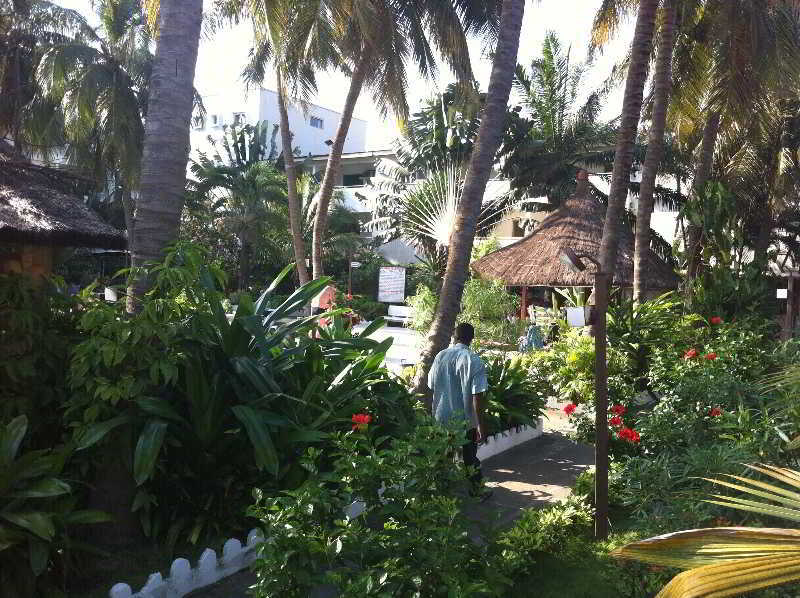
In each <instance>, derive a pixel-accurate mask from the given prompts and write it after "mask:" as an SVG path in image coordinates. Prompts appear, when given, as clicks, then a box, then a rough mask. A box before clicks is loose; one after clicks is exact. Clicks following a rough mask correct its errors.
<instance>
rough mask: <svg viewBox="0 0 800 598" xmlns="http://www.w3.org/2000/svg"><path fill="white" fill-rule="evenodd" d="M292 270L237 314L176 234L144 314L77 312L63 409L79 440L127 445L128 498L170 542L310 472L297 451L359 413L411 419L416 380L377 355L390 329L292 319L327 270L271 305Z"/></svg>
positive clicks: (388, 422) (219, 527) (392, 423)
mask: <svg viewBox="0 0 800 598" xmlns="http://www.w3.org/2000/svg"><path fill="white" fill-rule="evenodd" d="M289 270H290V269H289V268H287V269H285V270H284V272H283V273H282V274H281V275H280V276H279V277H278V278H277V279H276V280H275V282H273V284H272V285H271V287H270V288H269V289H268V290H267V291H266V292H265V293H264V294H263V295H262V296H261V297H260V298H259V300H258V301H256V302H253V301H252V299H250V297H249V296H248V295H247V294H241V295H240V296H239V298H238V301H239V303H238V307H237V310H236V314H235V316H234V317H233V318H232V319H231V320H230V321H229V320H228V318H227V317H226V315H225V312H224V310H223V309H222V298H223V295H222V293H221V287H222V286H223V285H222V275H221V273H220V272H219V271H218V270H216V269H215V268H214V267H213V266H208V265H207V263H206V259H205V256H204V254H203V252H202V251H200V250H198V249H197V248H196V247H192V246H186V245H179V246H177V247H176V248H175V249H174V250H173V251H172V252H170V254H169V256H168V257H167V260H166V262H165V263H164V264H163V265H159V266H156V267H154V268H152V269H151V271H150V276H151V277H152V279H153V287H152V290H151V291H150V293H149V294H148V295H146V296H145V297H144V298H143V299H142V305H141V307H142V309H141V310H140V311H139V312H138V313H136V314H133V315H131V316H129V317H120V314H119V312H118V311H117V310H118V309H119V308H118V307H113V306H105V305H103V306H99V307H98V308H97V309H93V310H90V311H88V312H86V314H85V315H84V316H83V318H82V320H81V327H82V330H83V331H84V332H85V333H86V334H87V336H86V340H84V341H83V342H82V343H80V344H79V345H78V346H77V347H76V348H75V351H74V357H73V360H72V364H71V373H70V381H71V384H72V386H73V388H74V389H75V393H74V395H73V397H72V399H71V400H70V404H69V410H68V414H69V415H70V417H71V418H72V421H73V426H74V427H75V438H76V441H77V442H79V443H80V444H81V446H83V445H88V444H95V443H96V444H97V446H98V447H104V448H105V450H109V448H108V447H109V446H111V447H113V448H112V449H111V450H114V451H121V452H122V454H123V455H125V454H126V453H127V455H128V457H127V460H128V461H129V462H130V463H131V476H132V477H133V479H134V481H135V484H136V486H137V494H136V496H135V497H134V499H133V505H132V508H133V510H134V511H136V512H137V513H138V514H139V517H140V520H141V523H142V527H143V530H144V531H145V533H146V534H147V535H148V536H151V537H155V538H164V539H165V541H166V543H167V545H168V546H172V545H173V544H174V543H175V542H176V541H177V540H178V539H183V538H185V539H187V540H188V541H190V542H192V543H195V542H198V541H200V540H201V539H204V538H209V537H215V536H218V535H222V534H230V533H231V530H233V531H234V532H236V531H237V530H242V529H243V528H244V527H245V526H246V523H245V522H244V521H243V520H242V517H241V514H242V513H243V511H244V508H245V507H246V505H247V504H248V502H249V496H248V493H249V489H250V488H251V487H252V486H253V485H257V486H259V487H260V488H262V489H263V490H265V491H269V492H276V491H278V490H281V489H285V488H294V487H297V486H298V485H299V484H301V483H302V482H303V480H304V479H305V477H306V473H305V471H304V470H303V469H302V468H301V467H300V466H299V463H298V462H297V455H298V454H300V453H302V452H303V451H304V450H305V448H306V447H308V446H324V445H325V443H326V442H327V439H328V436H329V434H330V433H331V432H334V431H336V430H338V429H340V428H341V427H342V425H346V423H347V422H349V420H350V417H351V416H352V415H353V413H356V412H359V411H361V410H364V409H369V410H371V411H372V412H375V413H377V412H384V413H385V414H386V416H385V417H384V418H381V420H380V421H381V424H380V426H381V428H382V429H384V430H385V432H386V433H394V432H396V431H397V430H398V428H402V427H404V426H407V425H409V424H408V421H409V420H410V419H412V415H413V410H412V407H411V402H410V398H409V395H408V392H407V391H406V390H405V388H404V387H403V386H402V385H400V384H399V383H396V382H393V381H392V380H391V379H390V378H389V376H388V374H387V373H386V372H385V371H384V370H383V369H382V367H381V364H382V362H383V359H384V356H385V352H386V350H387V349H388V346H389V344H390V343H391V341H390V340H389V341H385V342H384V343H378V342H377V341H374V340H372V339H369V338H366V337H364V338H362V337H353V336H352V335H351V334H350V333H349V332H346V333H345V331H344V327H343V326H339V324H340V323H341V322H339V320H338V319H337V317H338V316H337V315H336V313H334V314H329V317H332V318H333V322H332V325H331V326H332V328H330V329H325V330H318V329H317V324H316V320H317V318H318V316H312V317H308V318H301V319H298V320H286V317H287V315H288V314H290V313H293V312H296V311H298V310H300V309H301V308H303V307H304V306H305V305H307V304H308V303H309V302H310V301H311V299H312V298H313V297H314V296H315V295H316V294H317V293H318V292H319V291H320V290H321V288H322V287H324V286H325V285H326V284H328V283H329V279H327V278H323V279H319V280H316V281H313V282H311V283H309V284H307V285H305V286H303V287H301V288H300V289H298V290H297V291H295V292H294V293H293V294H292V295H290V296H289V297H288V298H286V299H285V300H284V301H283V302H282V303H281V304H280V305H279V306H278V307H277V308H276V309H275V311H272V312H269V313H268V312H266V311H265V310H266V307H267V305H268V304H269V301H270V297H271V295H272V294H273V293H274V291H275V289H276V288H277V287H278V286H279V284H280V282H281V279H282V278H283V277H284V276H286V275H287V274H288V272H289ZM340 329H341V332H336V333H335V332H334V331H336V330H340ZM368 333H369V331H367V334H368ZM312 337H319V338H312ZM112 431H113V432H114V434H111V432H112ZM126 436H130V437H131V438H132V440H131V442H130V443H125V442H124V441H122V442H120V439H121V438H125V437H126ZM109 442H112V443H113V444H111V445H109ZM96 451H97V449H95V451H93V453H92V454H93V455H94V454H95V453H96ZM197 497H202V500H197Z"/></svg>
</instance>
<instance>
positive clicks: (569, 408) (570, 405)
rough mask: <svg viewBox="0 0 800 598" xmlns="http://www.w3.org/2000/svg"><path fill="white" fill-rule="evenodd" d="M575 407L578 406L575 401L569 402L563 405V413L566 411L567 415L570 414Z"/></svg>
mask: <svg viewBox="0 0 800 598" xmlns="http://www.w3.org/2000/svg"><path fill="white" fill-rule="evenodd" d="M577 408H578V406H577V405H576V404H575V403H569V404H568V405H566V406H565V407H564V413H566V414H567V415H572V414H573V413H574V412H575V409H577Z"/></svg>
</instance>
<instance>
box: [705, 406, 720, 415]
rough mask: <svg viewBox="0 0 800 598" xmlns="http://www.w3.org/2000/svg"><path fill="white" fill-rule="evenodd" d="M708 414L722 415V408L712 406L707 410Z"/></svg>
mask: <svg viewBox="0 0 800 598" xmlns="http://www.w3.org/2000/svg"><path fill="white" fill-rule="evenodd" d="M708 414H709V415H710V416H711V417H719V416H720V415H722V409H720V408H719V407H712V408H711V411H709V412H708Z"/></svg>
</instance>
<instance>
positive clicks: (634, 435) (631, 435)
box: [617, 427, 641, 444]
mask: <svg viewBox="0 0 800 598" xmlns="http://www.w3.org/2000/svg"><path fill="white" fill-rule="evenodd" d="M617 438H619V439H620V440H627V441H628V442H630V443H631V444H636V443H637V442H639V440H641V436H639V432H637V431H636V430H633V429H631V428H627V427H624V428H622V429H620V431H619V432H617Z"/></svg>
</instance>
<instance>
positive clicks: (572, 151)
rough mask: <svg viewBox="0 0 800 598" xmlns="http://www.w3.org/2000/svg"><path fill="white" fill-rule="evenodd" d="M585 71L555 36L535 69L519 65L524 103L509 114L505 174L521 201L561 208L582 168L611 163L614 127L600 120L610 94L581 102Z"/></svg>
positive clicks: (517, 85) (594, 94)
mask: <svg viewBox="0 0 800 598" xmlns="http://www.w3.org/2000/svg"><path fill="white" fill-rule="evenodd" d="M585 71H586V65H584V64H579V63H578V64H576V63H574V62H572V60H571V57H570V50H569V49H566V50H564V49H563V48H562V46H561V42H560V41H559V39H558V37H557V35H556V34H555V33H554V32H548V33H547V35H546V36H545V40H544V44H543V46H542V55H541V58H537V59H534V60H533V61H532V62H531V66H530V69H525V68H524V67H522V66H521V65H520V66H518V67H517V70H516V75H515V79H514V88H515V90H516V91H517V93H518V95H519V96H520V98H521V105H520V107H519V108H520V109H519V110H515V111H512V113H511V114H510V115H509V131H508V133H507V135H506V138H505V140H504V143H503V148H502V150H501V157H502V164H503V166H502V171H501V172H502V174H503V176H505V177H506V178H508V179H509V180H510V181H511V185H512V188H514V189H515V190H516V193H517V196H518V197H522V196H525V195H527V196H529V197H538V196H542V195H546V196H547V197H548V199H549V200H550V203H552V204H554V205H558V204H559V203H560V202H561V200H562V199H565V198H566V197H568V196H569V195H571V194H572V192H573V191H574V186H575V175H576V173H577V171H578V169H580V168H586V167H587V166H588V165H590V164H603V163H605V162H607V161H608V160H609V151H610V149H611V147H612V144H613V139H614V128H613V127H612V126H611V125H609V124H607V123H603V122H601V121H600V119H599V115H600V111H601V110H602V108H603V100H604V95H605V94H604V93H603V92H601V91H595V92H592V93H590V94H589V97H588V98H587V100H586V102H585V103H584V104H583V105H580V104H579V103H578V96H579V94H580V92H581V80H582V78H583V75H584V73H585Z"/></svg>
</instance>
